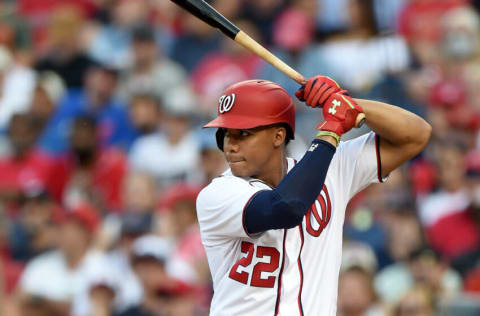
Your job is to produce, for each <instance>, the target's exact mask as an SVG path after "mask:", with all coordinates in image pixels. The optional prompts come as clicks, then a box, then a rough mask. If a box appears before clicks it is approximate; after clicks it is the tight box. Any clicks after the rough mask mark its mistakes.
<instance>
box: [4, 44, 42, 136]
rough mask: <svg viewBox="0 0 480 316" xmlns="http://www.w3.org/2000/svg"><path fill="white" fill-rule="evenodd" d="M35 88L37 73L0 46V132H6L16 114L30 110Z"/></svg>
mask: <svg viewBox="0 0 480 316" xmlns="http://www.w3.org/2000/svg"><path fill="white" fill-rule="evenodd" d="M34 88H35V72H34V71H33V70H32V69H30V68H28V67H26V66H24V65H21V64H19V63H17V62H16V61H15V59H14V56H12V53H11V52H10V51H9V50H8V49H7V48H6V47H5V46H3V45H0V91H1V93H0V132H4V131H5V129H6V128H7V127H8V124H9V122H10V120H11V117H12V116H13V115H14V114H16V113H20V112H24V111H26V110H27V109H28V106H29V104H30V103H29V102H30V100H31V98H32V95H33V91H34Z"/></svg>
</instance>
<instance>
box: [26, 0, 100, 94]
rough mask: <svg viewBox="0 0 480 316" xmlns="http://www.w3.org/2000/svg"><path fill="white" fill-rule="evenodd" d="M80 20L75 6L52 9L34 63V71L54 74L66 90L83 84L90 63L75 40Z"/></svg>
mask: <svg viewBox="0 0 480 316" xmlns="http://www.w3.org/2000/svg"><path fill="white" fill-rule="evenodd" d="M83 23H84V19H83V16H82V12H81V11H80V9H79V8H77V7H75V6H72V5H65V6H58V7H56V8H54V9H53V13H51V15H50V18H49V19H48V26H47V32H46V33H47V39H46V45H45V48H43V50H44V52H43V53H42V55H41V56H39V58H38V60H37V61H36V63H35V69H36V70H37V71H40V72H42V71H53V72H55V73H56V74H58V75H59V76H60V77H61V78H62V79H63V81H65V84H66V86H67V88H69V89H72V88H76V89H79V88H81V87H82V86H83V83H84V81H85V76H86V74H87V71H88V69H89V68H90V67H91V66H92V65H93V63H94V62H93V60H92V59H91V58H89V57H88V56H87V55H86V54H85V52H84V51H83V48H82V47H81V43H80V40H79V38H80V37H79V33H80V32H81V31H82V27H83Z"/></svg>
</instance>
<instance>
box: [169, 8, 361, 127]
mask: <svg viewBox="0 0 480 316" xmlns="http://www.w3.org/2000/svg"><path fill="white" fill-rule="evenodd" d="M171 1H172V2H174V3H175V4H177V5H178V6H180V7H182V8H183V9H185V10H187V11H188V12H190V13H191V14H193V15H194V16H196V17H197V18H199V19H200V20H202V21H203V22H205V23H207V24H208V25H210V26H211V27H213V28H216V29H219V30H220V31H221V32H222V33H223V34H225V35H226V36H228V37H230V38H231V39H232V40H234V41H235V42H237V43H239V44H240V45H242V46H243V47H245V48H246V49H248V50H250V51H251V52H253V53H255V54H256V55H257V56H258V57H260V58H262V59H263V60H265V61H266V62H268V63H270V64H271V65H272V66H273V67H275V68H277V69H278V70H280V71H281V72H283V73H284V74H285V75H287V76H288V77H289V78H291V79H293V80H295V81H296V82H297V83H299V84H300V85H302V86H303V85H305V84H306V82H307V80H306V79H305V77H304V76H302V75H301V74H300V73H299V72H297V71H296V70H294V69H293V68H292V67H290V66H289V65H287V64H286V63H284V62H283V61H282V60H281V59H280V58H278V57H277V56H275V55H273V54H272V53H271V52H270V51H268V50H267V49H266V48H264V47H263V46H262V45H260V44H259V43H258V42H257V41H255V40H254V39H253V38H251V37H250V36H248V35H247V34H246V33H245V32H243V31H242V30H240V29H239V28H238V27H237V26H236V25H235V24H233V23H232V22H230V21H229V20H228V19H227V18H226V17H224V16H223V15H222V14H220V13H219V12H218V11H217V10H215V8H213V7H212V6H211V5H209V4H208V3H206V2H205V1H203V0H171ZM364 121H365V114H363V113H360V114H359V115H358V116H357V121H356V123H355V126H356V127H360V126H361V125H362V124H363V123H364Z"/></svg>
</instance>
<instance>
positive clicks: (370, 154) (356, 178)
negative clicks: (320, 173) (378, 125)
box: [336, 132, 386, 199]
mask: <svg viewBox="0 0 480 316" xmlns="http://www.w3.org/2000/svg"><path fill="white" fill-rule="evenodd" d="M379 146H380V138H379V136H378V135H376V134H375V133H374V132H370V133H367V134H364V135H362V136H360V137H357V138H355V139H352V140H348V141H346V142H342V143H341V144H340V146H339V148H338V149H337V155H338V157H337V163H338V165H337V166H336V168H337V170H338V171H339V175H340V177H341V178H342V182H344V183H345V186H344V188H346V189H347V192H345V193H346V194H347V196H348V198H349V199H350V198H352V197H353V196H354V195H355V194H357V193H358V192H359V191H361V190H362V189H364V188H365V187H367V186H368V185H369V184H371V183H379V182H384V181H385V180H386V178H385V179H382V176H381V174H382V166H381V159H380V148H379Z"/></svg>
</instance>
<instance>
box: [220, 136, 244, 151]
mask: <svg viewBox="0 0 480 316" xmlns="http://www.w3.org/2000/svg"><path fill="white" fill-rule="evenodd" d="M239 149H240V146H239V144H238V141H237V140H235V137H225V142H224V144H223V150H224V151H225V152H229V153H237V152H238V150H239Z"/></svg>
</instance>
